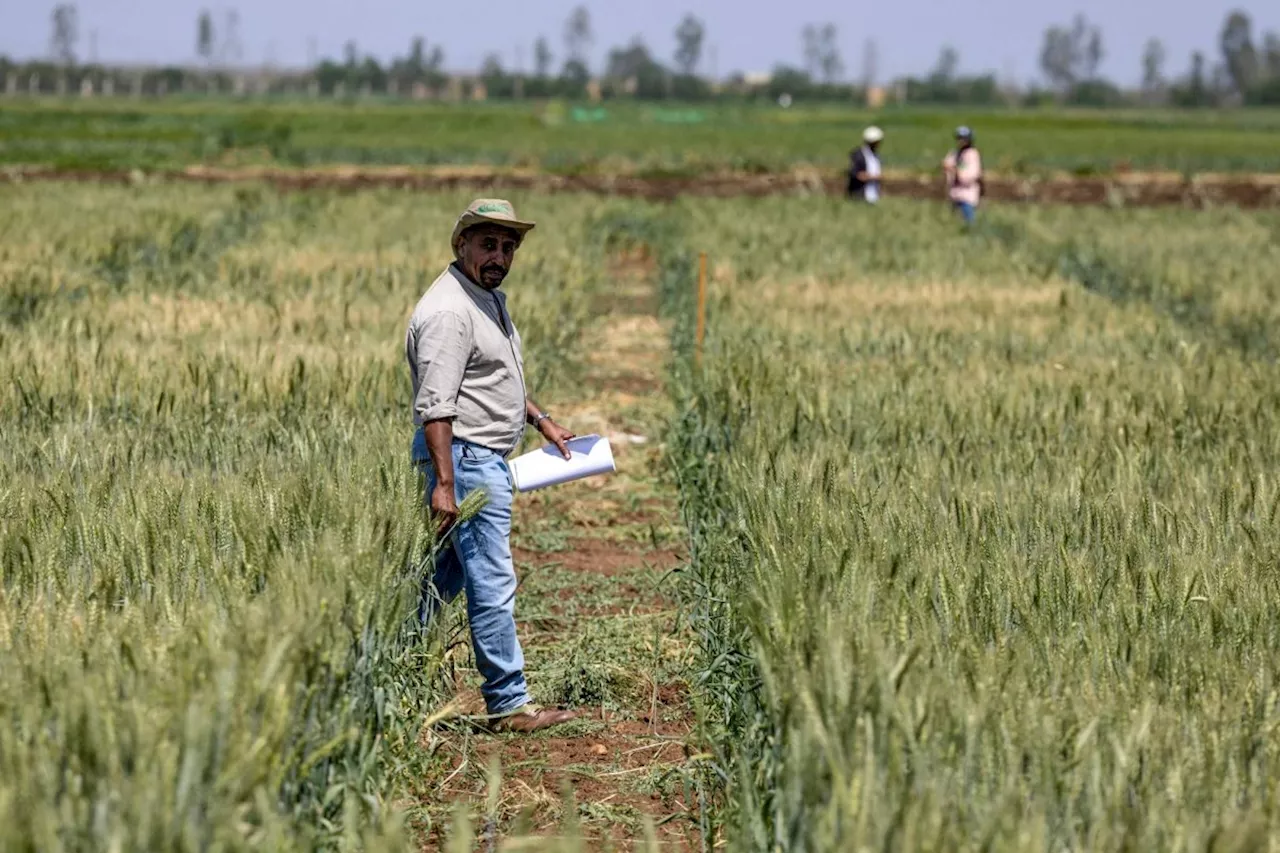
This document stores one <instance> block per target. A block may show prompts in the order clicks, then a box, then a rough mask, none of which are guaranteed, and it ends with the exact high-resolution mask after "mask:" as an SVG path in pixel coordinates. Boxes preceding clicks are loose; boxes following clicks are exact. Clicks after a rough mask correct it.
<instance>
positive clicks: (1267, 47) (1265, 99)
mask: <svg viewBox="0 0 1280 853" xmlns="http://www.w3.org/2000/svg"><path fill="white" fill-rule="evenodd" d="M1259 76H1260V77H1261V78H1262V79H1261V80H1259V82H1258V83H1257V84H1255V85H1254V87H1253V90H1252V91H1251V92H1250V93H1249V95H1248V97H1247V98H1246V101H1247V102H1248V103H1251V104H1261V105H1266V106H1276V105H1280V35H1277V34H1276V33H1274V32H1269V33H1267V34H1266V35H1265V36H1263V38H1262V61H1261V68H1260V70H1259Z"/></svg>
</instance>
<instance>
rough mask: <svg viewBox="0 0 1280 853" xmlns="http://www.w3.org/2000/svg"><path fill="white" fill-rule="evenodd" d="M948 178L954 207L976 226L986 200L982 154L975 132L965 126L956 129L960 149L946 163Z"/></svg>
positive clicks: (944, 166)
mask: <svg viewBox="0 0 1280 853" xmlns="http://www.w3.org/2000/svg"><path fill="white" fill-rule="evenodd" d="M942 172H943V174H944V175H946V178H947V195H948V197H949V198H950V199H951V205H952V206H953V207H954V208H955V209H956V210H958V211H960V215H961V216H963V217H964V221H965V224H967V225H972V224H973V219H974V216H975V214H976V213H977V210H978V202H979V201H980V200H981V199H982V155H981V154H979V153H978V149H977V148H975V147H974V145H973V131H972V130H970V129H969V128H968V127H965V126H964V125H961V126H960V127H958V128H956V149H955V150H954V151H951V152H949V153H948V154H947V156H946V157H945V158H944V159H943V161H942Z"/></svg>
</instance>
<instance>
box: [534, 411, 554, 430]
mask: <svg viewBox="0 0 1280 853" xmlns="http://www.w3.org/2000/svg"><path fill="white" fill-rule="evenodd" d="M550 418H551V413H550V412H538V416H537V417H536V418H534V419H533V422H532V423H531V424H530V426H532V427H533V428H534V429H537V428H538V424H540V423H542V422H543V421H545V420H550Z"/></svg>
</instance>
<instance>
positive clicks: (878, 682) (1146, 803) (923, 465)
mask: <svg viewBox="0 0 1280 853" xmlns="http://www.w3.org/2000/svg"><path fill="white" fill-rule="evenodd" d="M682 208H683V210H682V215H683V216H684V217H685V220H684V223H683V225H682V226H681V227H680V229H679V233H680V237H679V241H678V242H677V243H675V244H674V245H673V246H669V247H668V248H669V250H671V251H672V252H673V253H674V254H675V255H678V254H679V253H680V252H681V251H686V252H687V251H688V250H697V249H699V248H702V247H703V246H708V247H715V249H716V252H715V258H716V264H715V273H714V275H713V277H712V278H713V282H715V285H716V286H715V287H714V288H713V300H712V305H711V310H710V312H709V319H708V329H709V332H708V338H707V344H706V351H705V354H704V356H703V364H702V367H701V369H693V368H692V365H691V363H690V365H689V367H688V368H687V369H686V370H685V371H684V372H678V374H677V375H678V376H679V377H680V379H679V384H678V385H677V387H676V389H675V390H676V392H677V401H678V402H677V405H678V418H677V424H678V427H677V435H676V437H675V443H674V447H675V448H676V453H675V456H676V460H677V469H678V471H679V477H680V482H681V495H682V507H683V512H684V515H685V519H686V523H687V525H688V527H689V529H690V531H691V533H692V535H693V537H694V540H693V546H692V547H693V562H692V566H691V569H690V572H689V575H688V577H687V583H686V586H685V589H686V591H687V593H688V594H689V597H690V605H689V606H690V614H691V620H692V623H693V629H694V634H695V636H696V637H697V638H698V646H699V648H698V651H699V656H698V664H697V669H698V671H699V675H698V676H697V678H695V681H694V683H695V684H696V685H697V687H698V689H697V691H696V692H695V696H696V697H697V698H698V699H699V700H700V701H702V702H704V703H705V708H706V709H707V712H708V728H707V732H708V737H709V738H710V739H711V741H712V742H713V743H714V744H715V750H714V751H715V753H716V755H717V761H718V763H719V766H720V769H721V772H722V774H723V776H722V778H723V779H725V780H726V781H725V786H724V793H725V795H726V800H725V803H724V808H723V809H722V810H720V811H719V812H718V813H717V814H718V817H719V818H720V820H721V821H722V822H721V823H720V824H719V827H720V830H721V831H723V832H724V834H725V836H724V837H725V838H726V841H727V843H728V846H729V847H730V848H732V849H735V850H739V849H740V850H773V849H807V850H846V849H861V848H864V847H865V848H868V849H913V850H914V849H946V850H956V849H961V850H963V849H988V850H1026V849H1094V850H1097V849H1100V850H1111V849H1179V850H1183V849H1185V850H1200V849H1205V848H1206V847H1209V846H1212V845H1215V844H1218V843H1223V844H1229V845H1233V846H1234V845H1240V846H1242V847H1249V846H1253V845H1255V844H1262V843H1263V842H1262V839H1263V838H1265V837H1268V836H1270V835H1272V834H1274V832H1275V810H1274V804H1275V790H1274V784H1273V782H1272V780H1274V779H1275V778H1276V776H1277V772H1280V766H1278V765H1277V763H1276V762H1277V759H1276V753H1275V751H1274V750H1272V749H1270V748H1269V747H1267V744H1268V743H1269V742H1270V740H1271V735H1272V733H1273V731H1274V728H1275V726H1276V725H1277V724H1280V706H1278V705H1277V703H1276V700H1275V684H1276V676H1277V667H1278V666H1280V656H1278V655H1280V653H1278V652H1277V645H1276V640H1277V630H1278V629H1277V627H1276V623H1275V620H1274V618H1273V614H1274V612H1275V607H1276V603H1277V600H1278V597H1280V584H1278V583H1277V577H1278V576H1277V574H1276V568H1277V565H1278V564H1277V559H1280V540H1278V539H1277V533H1276V530H1277V527H1276V526H1275V524H1276V521H1277V516H1278V514H1280V491H1278V490H1277V485H1276V480H1275V477H1274V472H1275V471H1276V470H1277V463H1280V429H1278V427H1280V391H1277V389H1278V388H1280V367H1277V365H1276V364H1275V363H1274V362H1272V361H1271V360H1270V359H1267V358H1258V357H1254V355H1253V354H1252V353H1251V352H1250V351H1248V350H1246V349H1244V348H1242V347H1240V346H1237V345H1235V344H1234V343H1232V342H1230V341H1227V340H1225V339H1220V338H1217V337H1212V336H1211V337H1198V336H1193V335H1189V334H1188V331H1189V330H1188V329H1187V328H1185V327H1184V326H1183V325H1182V324H1181V323H1179V322H1178V321H1176V320H1175V319H1174V317H1173V316H1171V315H1170V314H1168V313H1165V312H1163V311H1160V310H1153V307H1154V306H1153V305H1152V304H1150V303H1149V302H1146V301H1144V300H1140V299H1139V300H1121V301H1114V300H1111V299H1106V298H1100V297H1099V296H1097V295H1095V294H1093V293H1091V292H1089V291H1087V290H1085V289H1083V288H1081V287H1080V286H1079V285H1078V284H1077V283H1075V282H1074V281H1072V280H1070V279H1064V278H1062V277H1060V276H1058V275H1054V274H1049V275H1045V273H1044V270H1043V269H1041V268H1039V267H1038V265H1037V264H1036V263H1034V262H1030V261H1029V260H1028V259H1027V258H1025V257H1022V258H1020V257H1019V256H1017V255H1016V254H1011V253H1009V252H1008V251H1007V250H1006V248H1005V247H1004V246H1002V245H1001V244H1000V243H999V242H993V241H988V240H984V239H983V238H981V237H980V236H977V235H965V234H963V233H962V232H960V230H959V229H957V228H956V226H955V225H954V224H953V223H952V222H951V221H950V220H948V219H944V218H943V217H942V216H941V215H939V216H936V217H935V216H933V215H931V214H928V213H923V214H922V213H921V212H919V211H914V210H913V211H908V210H905V209H901V210H898V211H895V212H892V213H891V212H890V210H889V209H888V208H885V209H883V210H880V211H876V212H875V213H874V214H870V213H868V214H867V216H866V218H865V221H861V222H857V223H851V224H850V226H849V228H848V229H847V230H845V229H840V230H833V229H831V228H830V227H829V223H830V222H831V221H832V218H833V216H834V215H835V208H834V205H829V204H827V203H826V202H823V201H821V200H819V201H802V200H796V201H788V202H781V201H779V202H775V203H774V204H773V205H771V207H770V208H769V209H766V208H764V207H757V206H755V205H754V204H741V203H737V204H734V205H733V207H732V209H731V210H730V209H728V208H726V207H725V206H723V205H722V204H721V203H718V202H704V201H699V202H693V201H691V202H688V203H686V204H685V205H683V206H682ZM1040 224H1041V225H1042V226H1043V225H1051V226H1052V227H1053V228H1054V229H1055V232H1054V233H1055V234H1056V235H1058V236H1060V237H1061V238H1063V239H1072V238H1076V239H1078V240H1079V241H1080V242H1081V243H1082V244H1086V245H1087V244H1093V245H1098V246H1100V247H1101V248H1102V249H1103V250H1104V251H1106V252H1107V253H1109V254H1110V255H1111V256H1113V257H1115V258H1117V259H1118V260H1117V263H1119V262H1124V263H1126V264H1128V265H1130V266H1129V269H1131V270H1132V271H1133V272H1134V273H1135V274H1141V275H1143V276H1144V280H1149V281H1163V282H1166V283H1172V284H1173V285H1175V286H1176V285H1177V284H1179V283H1181V282H1183V281H1185V282H1187V283H1188V285H1191V284H1195V285H1196V286H1199V284H1198V283H1199V282H1201V281H1202V278H1200V276H1201V275H1202V274H1206V273H1203V271H1201V270H1197V269H1196V268H1194V267H1192V266H1184V264H1186V265H1189V264H1190V263H1191V260H1192V256H1193V253H1195V252H1196V251H1197V244H1195V243H1194V242H1193V241H1188V240H1187V236H1188V234H1189V233H1190V231H1191V230H1194V229H1195V228H1196V227H1197V226H1198V225H1199V224H1200V220H1196V219H1195V218H1194V216H1193V215H1190V214H1179V213H1161V214H1157V213H1154V212H1152V213H1150V215H1143V216H1142V217H1139V218H1137V219H1131V218H1128V217H1126V216H1124V215H1122V214H1117V213H1105V212H1103V211H1097V212H1096V216H1092V215H1091V216H1090V217H1089V218H1086V219H1084V220H1083V221H1082V220H1081V219H1080V218H1079V217H1076V216H1074V215H1069V214H1067V213H1066V212H1062V213H1061V215H1059V214H1057V213H1052V214H1045V221H1042V222H1041V223H1040ZM1217 224H1218V225H1219V226H1220V227H1216V228H1215V229H1214V230H1213V231H1212V232H1211V233H1212V237H1213V239H1214V240H1216V241H1217V242H1219V243H1220V244H1221V245H1220V247H1219V248H1218V249H1217V250H1216V251H1215V252H1213V253H1211V254H1209V255H1208V257H1206V258H1205V260H1206V261H1208V266H1210V267H1211V268H1212V267H1213V266H1214V264H1215V263H1216V265H1217V267H1218V268H1219V269H1220V270H1221V271H1222V274H1221V275H1218V276H1215V278H1214V280H1215V282H1216V296H1215V299H1214V300H1213V311H1214V317H1215V322H1217V321H1218V320H1221V321H1223V322H1226V321H1235V322H1240V323H1243V324H1246V325H1251V324H1254V323H1262V324H1264V325H1266V324H1270V323H1271V320H1270V318H1271V317H1272V316H1273V315H1272V313H1271V312H1272V311H1273V308H1272V305H1273V304H1274V288H1275V287H1276V283H1275V282H1274V280H1273V279H1274V276H1273V275H1272V274H1271V270H1272V269H1273V268H1274V265H1273V263H1272V261H1273V258H1272V256H1271V255H1270V254H1268V253H1267V252H1265V251H1261V250H1260V248H1261V247H1260V244H1259V242H1258V241H1259V239H1260V237H1259V235H1260V234H1265V233H1266V230H1267V223H1266V222H1265V221H1259V220H1254V219H1251V218H1249V217H1247V216H1243V215H1241V216H1239V217H1238V218H1233V217H1230V216H1228V217H1225V218H1224V219H1223V220H1222V221H1221V222H1218V223H1217ZM864 235H865V236H864ZM1208 239H1209V238H1208V237H1206V241H1207V240H1208ZM1198 251H1199V254H1200V255H1204V254H1205V245H1200V246H1199V249H1198ZM682 268H685V269H691V265H689V264H688V263H687V254H686V257H685V259H684V263H683V267H682ZM676 272H678V270H676ZM683 275H684V278H683V279H682V280H680V279H679V276H678V275H675V274H674V272H673V286H671V287H670V288H668V290H667V291H666V294H667V297H668V299H669V308H670V310H671V311H672V312H673V314H676V315H680V316H692V304H691V301H690V300H691V298H692V292H693V291H692V288H691V287H690V286H689V273H688V272H686V273H684V274H683ZM1180 276H1183V277H1184V278H1180ZM681 341H683V350H682V351H683V352H685V353H686V354H687V353H688V329H687V327H686V329H685V332H684V337H681V333H680V331H679V328H677V342H678V344H679V343H681Z"/></svg>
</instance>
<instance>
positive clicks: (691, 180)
mask: <svg viewBox="0 0 1280 853" xmlns="http://www.w3.org/2000/svg"><path fill="white" fill-rule="evenodd" d="M151 180H161V181H187V182H193V183H205V184H214V183H225V182H235V181H258V182H264V183H268V184H271V185H273V186H276V187H278V188H280V189H284V190H298V189H313V188H333V189H342V190H355V189H364V188H371V187H396V188H402V189H411V190H447V189H454V188H460V187H467V188H473V189H476V190H481V189H489V188H492V189H501V190H504V191H510V190H534V191H541V192H588V193H598V194H603V195H616V196H625V197H633V198H646V199H656V200H669V199H673V198H677V197H679V196H682V195H696V196H714V197H734V196H769V195H777V194H789V193H825V194H829V195H838V194H841V193H842V192H843V191H844V178H843V176H842V175H841V174H840V173H839V169H832V170H830V171H819V170H817V169H813V168H797V169H794V170H791V171H789V172H782V173H771V174H737V173H734V174H704V175H693V176H665V175H663V176H655V175H602V174H582V175H553V174H547V173H542V172H538V171H536V170H528V169H489V168H458V167H452V168H408V167H390V166H389V167H366V166H360V167H355V166H333V167H326V168H309V169H301V168H297V169H289V168H276V167H261V168H219V167H206V166H192V167H189V168H186V169H181V170H169V171H157V172H152V173H148V174H145V175H144V174H143V173H141V172H130V171H125V170H117V171H79V170H60V169H50V168H39V167H8V168H4V169H0V183H20V182H24V181H87V182H95V181H96V182H107V183H135V182H140V181H151ZM884 191H885V194H886V195H888V196H893V197H898V198H919V199H938V198H941V196H942V191H941V188H940V185H939V179H938V177H937V176H936V175H920V174H911V173H893V172H891V173H889V174H887V175H886V176H885V179H884ZM986 191H987V198H988V199H989V200H991V201H1001V202H1022V203H1040V204H1050V203H1051V204H1083V205H1112V206H1129V207H1151V206H1168V205H1174V206H1183V207H1197V208H1198V207H1208V206H1212V205H1224V204H1229V205H1235V206H1238V207H1242V208H1273V207H1280V175H1274V174H1257V175H1248V174H1218V175H1197V176H1195V177H1194V178H1187V177H1184V176H1182V175H1179V174H1177V173H1144V172H1131V173H1121V174H1115V175H1099V176H1079V175H1052V176H1038V177H1036V176H1017V175H999V174H991V175H989V176H988V177H987V180H986Z"/></svg>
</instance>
